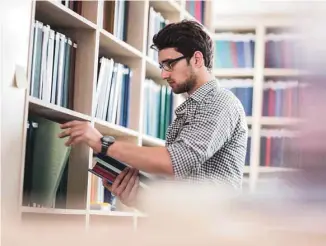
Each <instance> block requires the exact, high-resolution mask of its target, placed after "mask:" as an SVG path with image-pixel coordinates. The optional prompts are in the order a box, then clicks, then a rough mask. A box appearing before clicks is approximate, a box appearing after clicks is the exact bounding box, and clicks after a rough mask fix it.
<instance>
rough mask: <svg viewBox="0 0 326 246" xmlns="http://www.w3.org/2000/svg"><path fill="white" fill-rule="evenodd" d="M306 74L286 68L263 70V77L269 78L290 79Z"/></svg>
mask: <svg viewBox="0 0 326 246" xmlns="http://www.w3.org/2000/svg"><path fill="white" fill-rule="evenodd" d="M305 74H306V73H305V72H303V71H300V70H297V69H286V68H265V69H264V75H265V76H269V77H273V76H274V77H290V76H300V75H305Z"/></svg>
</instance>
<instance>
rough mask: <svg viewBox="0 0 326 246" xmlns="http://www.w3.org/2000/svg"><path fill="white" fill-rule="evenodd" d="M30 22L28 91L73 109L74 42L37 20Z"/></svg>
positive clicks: (75, 45) (50, 101) (34, 95)
mask: <svg viewBox="0 0 326 246" xmlns="http://www.w3.org/2000/svg"><path fill="white" fill-rule="evenodd" d="M33 26H34V31H33V49H32V66H31V70H32V71H31V76H32V77H31V82H30V95H31V96H33V97H36V98H39V99H42V100H44V101H46V102H49V103H53V104H56V105H59V106H62V107H65V108H69V109H73V100H74V96H73V94H74V74H75V58H76V48H77V44H76V43H75V42H74V41H73V40H72V39H71V38H69V37H67V36H66V35H64V34H62V33H60V32H56V31H54V30H52V29H51V27H50V26H49V25H45V24H43V23H42V22H40V21H35V23H34V25H33Z"/></svg>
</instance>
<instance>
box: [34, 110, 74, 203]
mask: <svg viewBox="0 0 326 246" xmlns="http://www.w3.org/2000/svg"><path fill="white" fill-rule="evenodd" d="M30 119H31V120H33V122H37V124H38V129H37V131H35V133H34V134H35V135H34V150H33V164H32V165H33V172H32V189H31V203H32V204H35V205H36V206H41V207H53V205H54V203H55V197H56V193H57V190H58V186H59V184H60V181H61V178H62V174H63V171H64V169H65V166H66V163H67V160H68V158H69V155H70V150H71V148H70V147H67V146H65V142H66V141H67V138H64V139H61V138H59V137H58V134H59V133H60V132H62V129H60V125H59V124H58V123H56V122H53V121H50V120H47V119H44V118H41V117H37V116H31V117H30Z"/></svg>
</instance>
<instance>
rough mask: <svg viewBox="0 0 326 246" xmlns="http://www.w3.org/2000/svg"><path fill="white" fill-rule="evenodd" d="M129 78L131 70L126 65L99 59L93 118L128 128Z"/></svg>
mask: <svg viewBox="0 0 326 246" xmlns="http://www.w3.org/2000/svg"><path fill="white" fill-rule="evenodd" d="M131 77H132V70H131V69H130V68H129V67H127V66H126V65H123V64H120V63H117V62H115V61H114V60H113V59H112V58H111V59H109V58H106V57H101V58H100V60H99V69H98V79H97V86H96V95H95V102H96V104H95V105H94V107H96V108H95V109H94V111H95V110H96V111H95V117H97V118H98V119H102V120H105V121H107V122H110V123H113V124H118V125H121V126H124V127H127V126H128V124H129V109H130V105H129V103H130V79H131ZM94 111H93V112H94Z"/></svg>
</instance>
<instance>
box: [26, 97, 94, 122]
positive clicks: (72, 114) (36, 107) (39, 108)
mask: <svg viewBox="0 0 326 246" xmlns="http://www.w3.org/2000/svg"><path fill="white" fill-rule="evenodd" d="M29 110H30V112H32V113H36V114H38V115H40V116H43V117H45V118H48V119H53V120H55V121H58V122H66V121H71V120H85V121H91V116H88V115H84V114H82V113H79V112H76V111H73V110H70V109H66V108H63V107H61V106H58V105H55V104H52V103H48V102H45V101H43V100H41V99H38V98H35V97H32V96H29Z"/></svg>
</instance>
